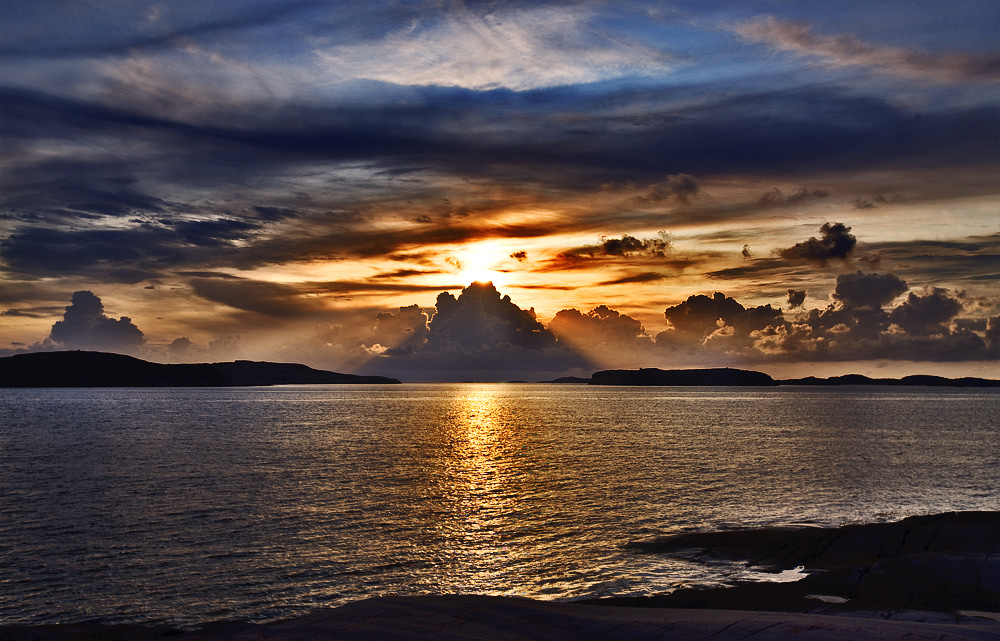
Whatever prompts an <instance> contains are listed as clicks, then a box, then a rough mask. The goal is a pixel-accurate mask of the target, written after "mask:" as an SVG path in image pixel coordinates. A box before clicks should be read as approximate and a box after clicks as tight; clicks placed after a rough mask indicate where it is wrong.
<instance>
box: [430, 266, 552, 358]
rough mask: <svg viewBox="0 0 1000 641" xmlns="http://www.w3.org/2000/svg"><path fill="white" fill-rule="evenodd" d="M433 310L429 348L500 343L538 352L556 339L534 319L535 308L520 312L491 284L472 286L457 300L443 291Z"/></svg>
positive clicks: (465, 346)
mask: <svg viewBox="0 0 1000 641" xmlns="http://www.w3.org/2000/svg"><path fill="white" fill-rule="evenodd" d="M436 308H437V312H436V313H435V314H434V317H433V318H432V319H431V322H430V326H429V330H428V336H427V339H428V340H427V346H428V348H429V349H438V350H440V349H442V348H447V347H450V346H459V347H462V348H467V349H477V348H480V347H483V346H487V347H494V346H497V345H499V344H502V343H506V344H510V345H514V346H518V347H521V348H525V349H541V348H544V347H548V346H551V345H552V344H553V343H554V342H555V336H553V335H552V333H551V332H549V331H548V330H547V329H545V327H544V326H543V325H542V324H541V323H539V322H538V320H536V318H535V310H534V309H529V310H523V309H521V308H520V307H518V306H517V305H515V304H514V303H513V302H512V301H511V299H510V296H503V297H501V296H500V293H499V292H498V291H497V289H496V287H494V286H493V283H472V284H471V285H469V286H468V287H466V288H465V289H463V290H462V292H461V294H459V296H458V298H456V297H455V296H453V295H452V294H450V293H448V292H442V293H441V294H439V295H438V297H437V304H436Z"/></svg>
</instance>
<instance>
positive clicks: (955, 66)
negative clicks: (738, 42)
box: [735, 16, 1000, 83]
mask: <svg viewBox="0 0 1000 641" xmlns="http://www.w3.org/2000/svg"><path fill="white" fill-rule="evenodd" d="M735 31H736V32H737V33H738V34H740V35H741V36H743V37H744V38H745V39H747V40H749V41H751V42H762V43H766V44H769V45H772V46H774V47H776V48H778V49H781V50H784V51H792V52H795V53H798V54H802V55H807V56H815V57H817V58H820V59H822V60H825V61H826V62H828V63H830V64H834V65H838V66H842V65H860V66H865V67H871V68H874V69H878V70H880V71H887V72H889V73H893V74H898V75H901V76H908V77H914V78H924V79H927V80H935V81H939V82H969V81H972V82H987V83H994V82H996V81H997V69H998V68H1000V56H997V55H995V54H991V55H988V56H982V55H975V54H968V53H947V52H946V53H941V52H935V53H928V52H923V51H914V50H912V49H905V48H903V47H885V46H881V45H876V44H872V43H868V42H865V41H863V40H860V39H859V38H857V37H855V36H853V35H851V34H847V33H838V34H833V35H819V34H815V33H813V32H812V29H810V27H809V25H808V24H805V23H803V22H788V21H785V20H778V19H777V18H774V17H773V16H767V17H763V18H757V19H755V20H751V21H749V22H745V23H743V24H740V25H737V26H736V27H735Z"/></svg>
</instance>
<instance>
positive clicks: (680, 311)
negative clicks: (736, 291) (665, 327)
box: [656, 292, 783, 342]
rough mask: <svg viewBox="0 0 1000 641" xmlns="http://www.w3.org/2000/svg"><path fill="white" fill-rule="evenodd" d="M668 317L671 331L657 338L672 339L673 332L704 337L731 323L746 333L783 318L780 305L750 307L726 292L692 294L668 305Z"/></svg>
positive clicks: (666, 316)
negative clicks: (777, 306) (705, 294)
mask: <svg viewBox="0 0 1000 641" xmlns="http://www.w3.org/2000/svg"><path fill="white" fill-rule="evenodd" d="M664 317H665V318H666V320H667V323H668V324H669V326H670V331H668V332H662V333H661V334H659V335H657V337H656V340H657V342H660V340H661V337H662V338H663V339H669V338H670V337H671V335H672V334H673V333H676V334H680V335H687V336H688V337H689V338H690V337H693V338H695V339H701V338H703V337H705V336H708V335H709V334H712V333H714V332H715V331H717V330H719V329H720V328H722V327H731V328H733V329H734V331H736V332H737V333H738V334H739V335H741V336H745V335H747V334H749V332H750V331H752V330H755V329H763V328H764V327H767V325H769V324H772V323H775V322H780V321H782V320H783V317H782V314H781V310H780V309H774V308H772V307H771V306H770V305H762V306H759V307H750V308H746V307H744V306H743V305H741V304H739V303H738V302H736V300H735V299H733V298H730V297H729V296H726V295H725V294H723V293H722V292H715V294H713V295H712V296H711V297H709V296H704V295H701V294H698V295H695V296H689V297H688V298H687V300H685V301H684V302H682V303H680V304H678V305H674V306H673V307H668V308H667V309H666V310H665V311H664ZM720 323H721V325H720Z"/></svg>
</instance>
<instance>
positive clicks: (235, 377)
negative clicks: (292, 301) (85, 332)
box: [0, 351, 399, 387]
mask: <svg viewBox="0 0 1000 641" xmlns="http://www.w3.org/2000/svg"><path fill="white" fill-rule="evenodd" d="M331 383H333V384H341V383H383V384H384V383H399V381H398V380H396V379H394V378H386V377H384V376H356V375H354V374H338V373H337V372H327V371H324V370H318V369H313V368H311V367H307V366H305V365H298V364H294V363H266V362H253V361H236V362H232V363H184V364H174V365H163V364H161V363H150V362H148V361H143V360H140V359H138V358H133V357H132V356H124V355H122V354H108V353H104V352H82V351H73V352H33V353H30V354H17V355H16V356H8V357H6V358H0V387H242V386H260V385H303V384H331Z"/></svg>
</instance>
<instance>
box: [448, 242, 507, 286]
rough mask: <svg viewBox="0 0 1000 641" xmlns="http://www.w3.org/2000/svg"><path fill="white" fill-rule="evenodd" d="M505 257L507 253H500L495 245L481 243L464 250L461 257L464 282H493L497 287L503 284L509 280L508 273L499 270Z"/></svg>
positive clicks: (461, 273)
mask: <svg viewBox="0 0 1000 641" xmlns="http://www.w3.org/2000/svg"><path fill="white" fill-rule="evenodd" d="M505 258H506V255H505V254H501V253H499V252H498V251H497V250H496V248H493V247H486V246H481V245H479V246H475V247H470V248H468V249H466V250H464V251H463V252H462V254H461V256H460V257H459V262H460V263H461V265H462V267H461V269H460V270H459V276H460V277H461V279H462V284H463V285H469V284H471V283H474V282H479V283H487V282H492V283H493V284H494V285H496V286H497V287H501V286H503V285H504V284H506V282H507V278H506V276H507V274H505V273H504V272H502V271H498V270H499V269H502V263H503V261H504V259H505Z"/></svg>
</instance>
